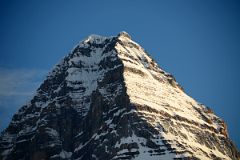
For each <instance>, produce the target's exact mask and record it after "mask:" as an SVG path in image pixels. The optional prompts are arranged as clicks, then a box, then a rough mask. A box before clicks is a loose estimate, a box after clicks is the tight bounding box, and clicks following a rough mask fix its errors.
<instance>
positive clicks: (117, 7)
mask: <svg viewBox="0 0 240 160" xmlns="http://www.w3.org/2000/svg"><path fill="white" fill-rule="evenodd" d="M0 21H1V25H0V35H1V36H0V117H1V119H0V129H1V130H2V129H3V128H4V127H6V125H7V124H8V123H9V120H10V119H11V116H12V114H13V113H14V112H16V110H17V109H18V108H19V107H21V106H22V105H23V104H24V103H26V102H27V101H28V100H29V99H30V98H31V97H32V95H33V94H34V92H35V90H36V89H37V87H38V86H39V84H40V83H41V81H42V80H43V79H44V77H45V76H46V74H47V73H48V72H49V71H50V70H51V69H52V68H53V66H54V65H55V64H56V63H58V62H59V61H60V59H61V58H62V57H63V56H65V55H66V54H67V53H68V52H69V51H70V50H71V49H72V48H73V46H75V44H77V43H78V42H79V41H80V40H82V39H83V38H85V37H87V36H88V35H90V34H99V35H106V36H110V35H117V34H118V33H119V32H120V31H123V30H125V31H127V32H128V33H129V34H130V35H131V36H132V37H133V39H134V40H135V41H136V42H138V43H139V44H140V45H142V47H144V48H145V49H146V50H147V51H148V53H149V54H150V55H151V56H152V57H153V58H154V59H155V60H156V61H157V62H158V64H159V65H160V66H161V67H162V68H163V69H164V70H166V71H168V72H170V73H172V74H173V75H174V76H175V77H176V79H177V81H178V82H179V83H180V84H181V85H182V86H183V87H184V89H185V90H186V92H187V93H188V94H189V95H191V96H192V97H193V98H195V99H196V100H198V101H199V102H201V103H204V104H205V105H207V106H209V107H210V108H212V109H213V110H214V112H215V113H216V114H217V115H218V116H220V117H221V118H223V119H224V120H225V121H226V123H227V125H228V129H229V134H230V138H231V139H232V140H233V141H234V143H235V144H237V145H238V147H239V146H240V138H239V135H240V129H239V128H240V120H239V117H240V93H239V92H240V83H239V82H240V72H239V68H240V63H239V58H240V31H239V29H240V3H239V2H238V1H237V0H236V1H234V0H225V1H224V0H211V1H209V0H194V1H192V0H181V1H180V0H165V1H161V0H155V1H154V0H148V1H147V0H145V1H144V0H142V1H137V0H132V1H127V0H121V1H112V0H102V1H97V0H96V1H77V0H71V1H60V0H42V1H34V0H22V1H17V0H15V1H14V0H0Z"/></svg>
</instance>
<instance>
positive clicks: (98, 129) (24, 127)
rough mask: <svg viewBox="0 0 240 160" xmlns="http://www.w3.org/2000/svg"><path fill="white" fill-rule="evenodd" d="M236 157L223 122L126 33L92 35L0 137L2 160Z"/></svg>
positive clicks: (52, 74)
mask: <svg viewBox="0 0 240 160" xmlns="http://www.w3.org/2000/svg"><path fill="white" fill-rule="evenodd" d="M148 158H149V159H153V160H154V159H156V160H159V159H164V160H165V159H240V158H239V153H238V152H237V150H236V148H235V146H234V145H233V143H232V142H231V141H230V140H229V138H228V135H227V129H226V125H225V123H224V122H223V121H222V120H221V119H220V118H219V117H217V116H216V115H215V114H214V113H213V112H212V111H211V110H210V109H209V108H207V107H205V106H204V105H202V104H199V103H197V102H196V101H195V100H194V99H192V98H191V97H189V96H188V95H186V94H185V93H184V91H183V89H182V87H181V86H180V85H179V84H178V83H177V82H176V81H175V79H174V77H173V76H172V75H170V74H169V73H166V72H165V71H163V70H162V69H160V68H159V66H158V65H157V63H156V62H155V61H154V60H153V59H152V58H151V57H149V55H148V54H147V53H146V52H145V50H144V49H143V48H142V47H141V46H139V45H138V44H137V43H135V42H134V41H132V40H131V37H130V36H129V35H128V34H127V33H126V32H121V33H120V34H119V35H118V36H116V37H102V36H98V35H91V36H89V37H88V38H87V39H85V40H83V41H81V42H80V43H79V44H78V45H77V46H76V47H75V48H74V49H73V50H72V51H71V52H70V53H69V54H68V55H67V56H66V57H65V58H64V59H63V60H62V61H61V62H60V63H59V64H58V65H57V66H55V68H54V69H53V70H52V71H51V72H50V73H49V75H48V76H47V78H46V80H45V81H44V82H43V84H42V85H41V86H40V87H39V89H38V90H37V93H36V95H35V96H34V97H33V99H32V100H31V101H30V102H29V103H28V104H27V105H25V106H23V107H22V108H21V109H20V110H19V111H18V113H16V114H15V115H14V117H13V119H12V121H11V123H10V124H9V126H8V127H7V129H6V130H4V131H3V132H2V134H1V137H0V159H6V160H15V159H16V160H17V159H26V160H27V159H34V160H38V159H51V160H58V159H61V160H62V159H69V160H70V159H76V160H77V159H78V160H80V159H83V160H86V159H93V160H94V159H103V160H105V159H148Z"/></svg>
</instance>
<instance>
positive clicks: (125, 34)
mask: <svg viewBox="0 0 240 160" xmlns="http://www.w3.org/2000/svg"><path fill="white" fill-rule="evenodd" d="M118 37H126V38H129V39H132V38H131V36H130V35H129V34H128V33H127V32H126V31H122V32H120V33H119V34H118Z"/></svg>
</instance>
